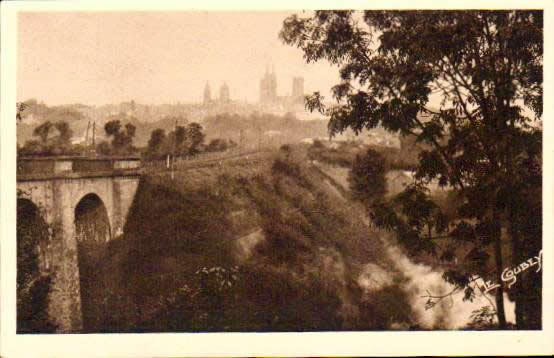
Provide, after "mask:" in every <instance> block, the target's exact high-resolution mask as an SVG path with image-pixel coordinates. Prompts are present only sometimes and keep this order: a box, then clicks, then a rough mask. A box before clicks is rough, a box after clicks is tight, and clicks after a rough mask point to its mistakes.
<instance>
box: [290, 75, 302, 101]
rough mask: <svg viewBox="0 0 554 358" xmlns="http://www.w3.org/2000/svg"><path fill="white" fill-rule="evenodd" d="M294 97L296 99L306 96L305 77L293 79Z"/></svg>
mask: <svg viewBox="0 0 554 358" xmlns="http://www.w3.org/2000/svg"><path fill="white" fill-rule="evenodd" d="M292 98H293V100H294V101H297V100H299V99H303V98H304V78H303V77H294V78H293V79H292Z"/></svg>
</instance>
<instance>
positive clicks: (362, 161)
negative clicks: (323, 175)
mask: <svg viewBox="0 0 554 358" xmlns="http://www.w3.org/2000/svg"><path fill="white" fill-rule="evenodd" d="M385 172H386V168H385V158H384V157H383V156H382V155H381V154H380V153H379V152H377V151H375V150H373V149H368V150H367V152H366V153H365V154H364V155H360V154H356V157H355V158H354V162H353V163H352V169H351V170H350V172H349V173H348V184H349V186H350V191H351V192H352V194H353V195H354V198H355V199H357V200H359V201H361V202H362V203H363V204H364V205H365V206H366V207H367V208H370V207H371V206H372V204H374V203H375V202H376V201H379V200H382V199H383V198H384V196H385V193H386V191H387V187H386V185H387V182H386V178H385Z"/></svg>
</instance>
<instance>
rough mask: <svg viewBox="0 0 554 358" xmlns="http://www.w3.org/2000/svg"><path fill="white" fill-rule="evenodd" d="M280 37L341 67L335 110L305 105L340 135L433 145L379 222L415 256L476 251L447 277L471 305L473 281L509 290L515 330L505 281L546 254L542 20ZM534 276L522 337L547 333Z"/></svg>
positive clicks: (520, 314) (519, 296) (519, 313)
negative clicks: (444, 196) (453, 201)
mask: <svg viewBox="0 0 554 358" xmlns="http://www.w3.org/2000/svg"><path fill="white" fill-rule="evenodd" d="M280 37H281V39H282V40H283V41H284V42H285V43H287V44H290V45H293V46H296V47H299V48H300V49H302V51H303V52H304V58H305V59H306V61H307V62H315V61H319V60H327V61H329V62H330V63H331V64H333V65H337V66H339V68H340V69H339V72H340V77H341V82H340V83H339V84H337V85H336V86H334V87H333V88H332V93H333V97H334V98H335V99H336V101H337V104H336V105H334V106H331V107H328V106H325V105H324V103H323V100H324V98H323V96H321V94H320V93H318V92H316V93H314V94H313V95H312V96H309V97H308V98H307V101H306V105H307V107H308V108H309V109H311V110H319V111H320V112H322V113H324V114H326V115H328V116H329V118H330V122H329V131H330V133H331V134H332V135H333V134H336V133H340V132H342V131H344V130H345V129H347V128H351V129H353V130H354V131H355V132H356V133H359V132H360V131H361V130H362V129H364V128H365V129H372V128H376V127H378V126H380V127H383V128H384V129H386V130H388V131H390V132H393V133H397V134H399V135H401V136H406V135H413V136H415V137H417V141H418V142H421V143H423V144H426V145H428V146H429V149H426V150H423V151H422V152H421V154H420V156H419V163H418V166H417V168H416V171H415V182H414V184H413V185H411V186H409V187H407V188H406V190H405V191H404V192H403V193H400V194H399V195H398V196H397V197H396V198H395V199H394V200H392V201H391V202H390V203H380V204H379V205H378V206H377V207H375V208H373V210H374V215H373V218H374V220H375V221H376V223H377V224H379V225H381V226H383V227H385V228H388V229H390V230H394V231H395V232H396V233H397V236H398V237H399V239H400V241H401V242H403V243H405V244H406V246H407V247H410V248H411V249H413V250H415V251H426V252H429V253H431V254H433V255H435V256H437V257H438V256H439V255H440V257H442V258H444V259H453V258H454V257H456V255H460V254H461V250H457V249H456V248H457V247H459V246H462V245H463V246H468V247H469V249H470V250H469V253H470V254H468V255H466V256H465V257H464V258H465V260H458V262H462V263H463V264H460V265H459V266H457V267H455V268H454V269H452V270H450V271H448V272H446V274H445V276H444V278H445V279H446V280H447V281H448V282H451V283H453V284H454V285H455V286H456V288H458V289H463V290H464V291H465V293H466V296H465V297H466V298H467V299H471V298H472V297H473V296H474V295H475V292H474V286H473V285H472V281H471V280H470V278H471V277H472V276H473V275H474V274H477V275H481V276H484V277H491V278H492V279H494V280H495V281H496V282H498V283H499V284H501V286H500V288H499V289H497V290H496V315H497V317H498V322H499V326H500V328H504V327H506V320H505V314H504V307H503V300H502V293H503V292H504V291H505V290H507V288H506V287H504V284H503V282H502V280H501V274H502V271H503V269H504V267H506V266H508V265H509V264H513V265H517V264H519V263H521V262H524V261H525V260H527V258H529V257H533V256H535V255H537V253H538V252H539V251H540V249H541V247H542V237H541V234H540V232H541V222H542V221H541V214H540V213H541V208H542V203H541V194H540V191H539V189H540V186H539V185H538V184H536V183H539V182H540V181H541V178H542V165H541V156H542V152H541V142H542V129H541V126H540V125H539V123H540V121H541V120H542V92H543V90H542V81H543V79H542V68H543V65H542V62H543V13H542V11H365V12H363V14H361V16H358V14H355V13H354V12H353V11H316V12H315V14H314V15H313V16H312V17H308V18H300V17H298V16H297V15H293V16H290V17H289V18H287V19H286V20H285V22H284V25H283V29H282V30H281V32H280ZM432 181H436V182H438V184H439V185H441V186H442V187H443V188H448V189H450V190H453V191H455V192H456V193H457V195H458V196H459V203H460V204H459V206H458V207H457V208H456V209H457V210H456V212H457V215H456V217H447V216H446V215H444V213H443V212H442V210H441V208H440V207H439V206H438V205H437V203H435V202H434V200H433V198H432V197H431V195H430V191H429V184H430V183H431V182H432ZM530 183H535V184H536V185H535V186H533V184H530ZM522 210H528V211H527V214H525V215H521V214H522V213H521V211H522ZM519 215H521V216H519ZM533 225H537V227H538V228H535V229H533V230H530V231H528V230H526V229H523V228H524V227H525V228H530V227H532V226H533ZM504 233H506V234H505V235H504ZM503 238H504V239H503ZM440 240H445V244H443V245H441V246H439V244H438V242H439V241H440ZM414 243H417V244H414ZM504 246H508V247H510V248H511V256H512V257H511V262H508V261H507V260H506V257H505V255H504V254H503V250H502V249H503V247H504ZM489 257H491V258H492V260H489V259H488V258H489ZM490 261H492V264H491V263H490ZM531 275H532V273H531V272H529V271H528V272H526V273H525V274H522V275H519V276H518V280H517V283H516V285H515V286H514V288H513V289H511V290H510V293H511V294H513V297H514V299H515V302H516V321H517V322H516V323H517V328H520V329H529V328H530V329H537V328H540V327H541V318H540V310H541V307H540V306H541V305H540V299H541V298H540V297H541V275H536V277H531ZM524 293H525V294H524Z"/></svg>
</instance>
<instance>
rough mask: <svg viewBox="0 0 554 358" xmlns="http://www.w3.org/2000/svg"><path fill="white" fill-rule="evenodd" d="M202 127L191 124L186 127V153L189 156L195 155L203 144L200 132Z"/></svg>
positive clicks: (202, 136)
mask: <svg viewBox="0 0 554 358" xmlns="http://www.w3.org/2000/svg"><path fill="white" fill-rule="evenodd" d="M202 129H203V128H202V126H201V125H200V124H198V123H195V122H193V123H191V124H189V125H188V126H187V131H186V132H187V142H188V152H189V153H190V154H196V153H198V152H199V147H200V145H202V144H203V143H204V137H205V135H204V133H203V132H202Z"/></svg>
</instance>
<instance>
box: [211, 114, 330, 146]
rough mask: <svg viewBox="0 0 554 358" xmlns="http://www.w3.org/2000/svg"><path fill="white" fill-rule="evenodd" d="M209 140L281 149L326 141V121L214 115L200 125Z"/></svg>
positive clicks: (264, 115) (283, 117)
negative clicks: (305, 141) (303, 142)
mask: <svg viewBox="0 0 554 358" xmlns="http://www.w3.org/2000/svg"><path fill="white" fill-rule="evenodd" d="M203 124H204V126H205V128H206V133H207V134H208V136H210V137H218V138H225V139H232V140H234V141H236V142H242V144H244V145H247V146H248V145H250V146H252V145H256V146H257V145H260V144H261V145H264V144H266V145H268V144H274V145H279V146H280V145H282V144H286V143H295V142H300V141H301V140H302V139H304V138H312V137H327V135H328V133H327V121H322V120H300V119H298V118H296V117H295V116H294V114H292V113H286V114H284V115H280V116H279V115H274V114H269V113H258V112H254V113H252V114H250V115H238V114H228V113H224V114H218V115H215V116H210V117H207V118H206V120H205V121H204V122H203Z"/></svg>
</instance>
